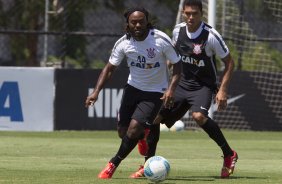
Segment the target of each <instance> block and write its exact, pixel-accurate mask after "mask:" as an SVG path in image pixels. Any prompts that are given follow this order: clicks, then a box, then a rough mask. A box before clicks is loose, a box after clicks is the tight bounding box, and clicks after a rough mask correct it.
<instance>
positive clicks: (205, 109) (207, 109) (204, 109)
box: [200, 106, 208, 111]
mask: <svg viewBox="0 0 282 184" xmlns="http://www.w3.org/2000/svg"><path fill="white" fill-rule="evenodd" d="M200 108H201V109H203V110H206V111H207V110H208V109H207V108H204V107H203V106H201V107H200Z"/></svg>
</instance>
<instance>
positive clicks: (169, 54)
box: [164, 36, 180, 64]
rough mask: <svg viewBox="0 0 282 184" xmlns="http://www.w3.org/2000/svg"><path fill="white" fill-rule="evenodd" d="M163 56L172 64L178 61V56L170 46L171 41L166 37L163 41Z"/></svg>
mask: <svg viewBox="0 0 282 184" xmlns="http://www.w3.org/2000/svg"><path fill="white" fill-rule="evenodd" d="M164 54H165V56H166V59H168V60H169V61H170V62H171V63H172V64H175V63H177V62H178V61H180V55H179V54H178V52H177V51H176V49H175V47H174V46H173V45H172V43H171V39H170V38H169V37H168V36H167V37H166V39H164Z"/></svg>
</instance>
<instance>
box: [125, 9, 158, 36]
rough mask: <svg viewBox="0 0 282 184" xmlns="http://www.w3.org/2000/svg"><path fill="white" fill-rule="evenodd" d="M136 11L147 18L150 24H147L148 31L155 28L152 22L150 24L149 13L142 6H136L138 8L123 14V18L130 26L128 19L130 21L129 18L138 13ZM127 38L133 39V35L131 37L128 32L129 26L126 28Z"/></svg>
mask: <svg viewBox="0 0 282 184" xmlns="http://www.w3.org/2000/svg"><path fill="white" fill-rule="evenodd" d="M136 11H139V12H142V13H144V15H145V17H146V20H147V22H148V24H147V28H148V29H153V28H154V26H153V24H152V23H151V22H149V12H148V11H147V10H146V9H145V8H144V7H140V6H136V7H132V8H129V9H127V10H126V11H125V13H124V14H123V16H124V17H125V20H126V23H127V24H128V19H129V16H130V15H131V14H132V13H134V12H136ZM126 38H127V39H130V38H131V35H130V32H129V30H128V25H127V27H126Z"/></svg>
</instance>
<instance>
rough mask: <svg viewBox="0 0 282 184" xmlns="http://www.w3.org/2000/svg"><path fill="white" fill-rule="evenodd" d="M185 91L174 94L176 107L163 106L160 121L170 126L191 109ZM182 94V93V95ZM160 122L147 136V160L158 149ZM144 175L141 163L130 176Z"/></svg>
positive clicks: (159, 114) (153, 126)
mask: <svg viewBox="0 0 282 184" xmlns="http://www.w3.org/2000/svg"><path fill="white" fill-rule="evenodd" d="M182 92H183V91H179V92H178V94H179V95H177V92H176V94H175V96H174V98H175V103H174V107H173V108H172V109H165V108H164V107H161V110H160V111H159V113H158V116H159V117H160V116H161V119H160V122H161V123H163V124H166V126H168V127H169V128H170V127H171V126H172V125H173V124H174V123H175V122H176V121H177V120H179V119H180V118H182V117H183V116H184V114H185V113H186V112H187V110H188V109H189V105H188V104H187V103H186V101H185V99H184V98H183V97H185V94H183V93H182ZM180 94H181V95H180ZM160 122H158V123H156V124H154V125H152V126H151V128H150V132H149V135H148V137H147V140H146V142H147V144H148V152H147V155H146V156H145V162H146V160H148V159H149V158H150V157H152V156H154V155H155V153H156V149H157V144H158V141H159V136H160V124H159V123H160ZM143 176H144V168H143V165H140V167H139V169H138V170H137V171H136V172H134V173H133V174H132V175H131V176H130V177H131V178H140V177H143Z"/></svg>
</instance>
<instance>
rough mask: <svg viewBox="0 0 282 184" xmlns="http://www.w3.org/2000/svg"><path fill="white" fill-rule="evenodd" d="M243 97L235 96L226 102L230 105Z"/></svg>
mask: <svg viewBox="0 0 282 184" xmlns="http://www.w3.org/2000/svg"><path fill="white" fill-rule="evenodd" d="M243 96H245V94H241V95H238V96H235V97H233V98H230V99H228V100H227V104H231V103H233V102H235V101H236V100H238V99H240V98H242V97H243Z"/></svg>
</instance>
